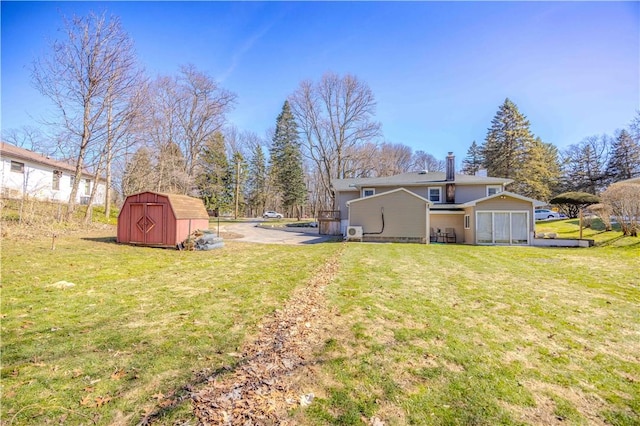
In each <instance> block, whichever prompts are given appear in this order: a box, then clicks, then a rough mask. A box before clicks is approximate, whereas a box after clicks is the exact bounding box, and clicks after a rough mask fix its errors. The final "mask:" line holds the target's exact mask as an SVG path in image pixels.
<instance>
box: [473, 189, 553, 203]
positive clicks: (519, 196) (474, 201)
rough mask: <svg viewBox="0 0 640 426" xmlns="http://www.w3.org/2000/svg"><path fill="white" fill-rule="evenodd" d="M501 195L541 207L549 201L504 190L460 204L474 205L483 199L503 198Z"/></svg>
mask: <svg viewBox="0 0 640 426" xmlns="http://www.w3.org/2000/svg"><path fill="white" fill-rule="evenodd" d="M501 197H510V198H515V199H517V200H521V201H528V202H530V203H532V204H533V205H534V207H540V206H545V205H546V204H547V203H545V202H542V201H539V200H535V199H533V198H529V197H525V196H524V195H519V194H516V193H513V192H509V191H502V192H498V193H497V194H493V195H489V196H488V197H484V198H478V199H477V200H473V201H469V202H467V203H464V204H460V207H473V206H475V205H476V204H478V203H481V202H483V201H487V200H491V199H492V198H501Z"/></svg>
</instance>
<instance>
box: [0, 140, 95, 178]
mask: <svg viewBox="0 0 640 426" xmlns="http://www.w3.org/2000/svg"><path fill="white" fill-rule="evenodd" d="M0 155H2V156H3V157H9V158H15V159H16V160H23V161H29V162H32V163H36V164H41V165H44V166H49V167H51V168H52V169H56V170H66V171H68V172H71V173H75V171H76V168H75V166H74V165H71V164H69V163H65V162H64V161H60V160H56V159H53V158H50V157H48V156H46V155H43V154H39V153H37V152H33V151H29V150H28V149H24V148H20V147H18V146H15V145H11V144H8V143H6V142H0ZM82 174H83V175H84V176H91V177H93V175H92V174H91V173H89V171H88V170H84V171H83V172H82Z"/></svg>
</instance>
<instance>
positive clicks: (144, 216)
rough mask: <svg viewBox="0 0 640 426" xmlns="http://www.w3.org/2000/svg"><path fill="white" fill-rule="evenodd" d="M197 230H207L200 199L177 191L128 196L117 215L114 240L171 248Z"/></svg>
mask: <svg viewBox="0 0 640 426" xmlns="http://www.w3.org/2000/svg"><path fill="white" fill-rule="evenodd" d="M197 229H202V230H206V229H209V215H208V214H207V210H206V209H205V207H204V204H203V202H202V200H200V199H198V198H193V197H189V196H186V195H178V194H163V193H159V192H141V193H139V194H133V195H129V196H128V197H127V199H126V200H125V201H124V205H123V206H122V210H120V214H119V215H118V242H119V243H126V244H138V245H145V246H157V247H175V246H176V245H177V244H179V243H181V242H183V241H184V240H186V239H187V237H188V236H189V234H190V233H191V232H193V231H195V230H197Z"/></svg>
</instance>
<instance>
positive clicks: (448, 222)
mask: <svg viewBox="0 0 640 426" xmlns="http://www.w3.org/2000/svg"><path fill="white" fill-rule="evenodd" d="M454 163H455V158H454V157H453V155H452V153H449V156H448V157H447V171H446V172H445V173H443V172H426V171H420V172H411V173H403V174H400V175H396V176H390V177H381V178H360V179H336V180H334V181H333V182H332V187H333V191H334V194H335V199H336V207H337V208H338V209H339V217H340V231H341V233H342V234H343V235H344V236H345V237H346V238H347V239H350V240H360V241H396V242H419V243H425V244H426V243H430V242H432V243H433V242H440V243H464V244H505V245H530V244H531V243H532V242H533V233H534V231H535V228H534V226H535V220H534V214H533V210H534V208H535V207H537V206H541V205H544V203H542V202H540V201H537V200H534V199H531V198H527V197H523V196H521V195H518V194H514V193H511V192H508V191H506V190H505V187H506V186H507V185H508V184H509V183H511V182H512V180H511V179H503V178H493V177H486V176H469V175H458V174H455V170H454Z"/></svg>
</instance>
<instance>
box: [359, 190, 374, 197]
mask: <svg viewBox="0 0 640 426" xmlns="http://www.w3.org/2000/svg"><path fill="white" fill-rule="evenodd" d="M372 195H376V190H375V189H374V188H364V189H363V190H362V196H363V197H371V196H372Z"/></svg>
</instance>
